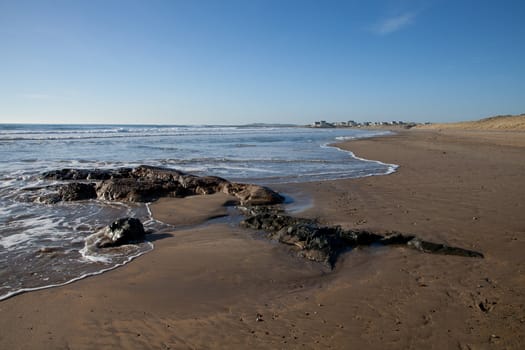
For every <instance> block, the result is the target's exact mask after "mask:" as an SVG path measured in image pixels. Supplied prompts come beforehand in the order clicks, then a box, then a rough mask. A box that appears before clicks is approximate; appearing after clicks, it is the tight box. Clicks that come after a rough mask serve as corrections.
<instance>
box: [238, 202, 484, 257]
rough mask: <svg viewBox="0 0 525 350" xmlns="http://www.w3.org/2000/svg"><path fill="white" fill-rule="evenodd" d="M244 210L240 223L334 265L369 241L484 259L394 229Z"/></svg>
mask: <svg viewBox="0 0 525 350" xmlns="http://www.w3.org/2000/svg"><path fill="white" fill-rule="evenodd" d="M244 213H245V215H246V216H247V217H246V219H245V220H243V221H242V222H241V226H243V227H246V228H252V229H256V230H264V231H266V232H267V235H268V237H269V238H271V239H274V240H277V241H279V242H280V243H284V244H287V245H291V246H294V247H295V249H297V251H298V253H299V255H301V256H303V257H306V258H308V259H310V260H314V261H318V262H322V263H326V264H329V265H330V266H332V267H333V265H334V264H335V262H336V260H337V258H338V256H339V254H341V253H342V252H344V251H345V250H348V249H350V248H352V247H356V246H361V245H370V244H382V245H404V246H406V247H409V248H413V249H417V250H419V251H421V252H424V253H432V254H447V255H457V256H464V257H476V258H483V254H481V253H479V252H476V251H472V250H468V249H463V248H458V247H451V246H448V245H445V244H439V243H432V242H427V241H424V240H421V239H419V238H417V237H416V236H414V235H411V234H403V233H400V232H391V233H389V234H388V235H386V236H385V235H380V234H377V233H374V232H370V231H366V230H344V229H343V228H341V227H340V226H322V225H319V224H318V223H317V222H316V221H315V220H312V219H306V218H298V217H293V216H289V215H285V214H284V213H283V212H281V211H279V210H273V209H269V208H268V207H252V208H245V209H244Z"/></svg>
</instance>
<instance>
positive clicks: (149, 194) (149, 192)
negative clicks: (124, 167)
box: [96, 178, 187, 202]
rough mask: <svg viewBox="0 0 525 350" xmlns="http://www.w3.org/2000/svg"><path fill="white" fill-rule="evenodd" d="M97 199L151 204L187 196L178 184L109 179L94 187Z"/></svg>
mask: <svg viewBox="0 0 525 350" xmlns="http://www.w3.org/2000/svg"><path fill="white" fill-rule="evenodd" d="M96 192H97V197H98V198H99V199H104V200H110V201H113V200H119V201H129V202H151V201H154V200H156V199H159V198H161V197H183V196H185V195H186V194H187V192H186V191H185V189H184V188H183V187H182V186H181V185H180V184H179V183H178V182H162V181H155V180H153V181H144V180H141V179H134V178H126V179H111V180H105V181H102V182H101V183H100V184H99V185H98V186H97V187H96Z"/></svg>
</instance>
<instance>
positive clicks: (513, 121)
mask: <svg viewBox="0 0 525 350" xmlns="http://www.w3.org/2000/svg"><path fill="white" fill-rule="evenodd" d="M419 128H421V129H458V130H525V114H520V115H498V116H494V117H489V118H484V119H480V120H475V121H468V122H459V123H440V124H432V125H424V126H420V127H419Z"/></svg>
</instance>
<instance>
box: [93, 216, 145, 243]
mask: <svg viewBox="0 0 525 350" xmlns="http://www.w3.org/2000/svg"><path fill="white" fill-rule="evenodd" d="M145 235H146V232H145V231H144V226H142V223H141V222H140V220H139V219H135V218H122V219H118V220H115V221H114V222H113V223H112V224H111V225H109V226H107V227H106V228H105V229H104V232H103V237H102V238H101V239H100V241H99V242H98V243H97V246H98V247H99V248H106V247H116V246H120V245H123V244H130V243H137V242H142V241H143V240H144V236H145Z"/></svg>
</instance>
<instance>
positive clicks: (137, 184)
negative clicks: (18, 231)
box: [42, 165, 284, 205]
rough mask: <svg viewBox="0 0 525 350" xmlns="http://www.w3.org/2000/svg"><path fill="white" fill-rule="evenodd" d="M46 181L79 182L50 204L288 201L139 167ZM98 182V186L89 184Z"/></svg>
mask: <svg viewBox="0 0 525 350" xmlns="http://www.w3.org/2000/svg"><path fill="white" fill-rule="evenodd" d="M42 177H43V178H44V179H48V180H61V181H75V182H70V183H67V184H64V185H59V187H58V193H54V194H52V195H50V199H49V200H48V202H56V201H60V200H63V201H72V200H82V199H93V198H98V199H103V200H118V201H130V202H151V201H154V200H156V199H159V198H162V197H186V196H191V195H205V194H213V193H217V192H223V193H227V194H230V195H233V196H235V197H237V198H238V200H239V203H240V204H241V205H270V204H278V203H282V202H283V201H284V198H283V197H282V196H281V195H280V194H278V193H277V192H275V191H273V190H271V189H269V188H267V187H264V186H258V185H252V184H242V183H234V182H230V181H228V180H225V179H223V178H220V177H216V176H203V177H199V176H195V175H190V174H185V173H183V172H181V171H178V170H173V169H167V168H159V167H151V166H145V165H142V166H139V167H136V168H119V169H109V170H101V169H92V170H89V169H61V170H55V171H49V172H46V173H44V174H42ZM86 181H94V183H85V182H86Z"/></svg>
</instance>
